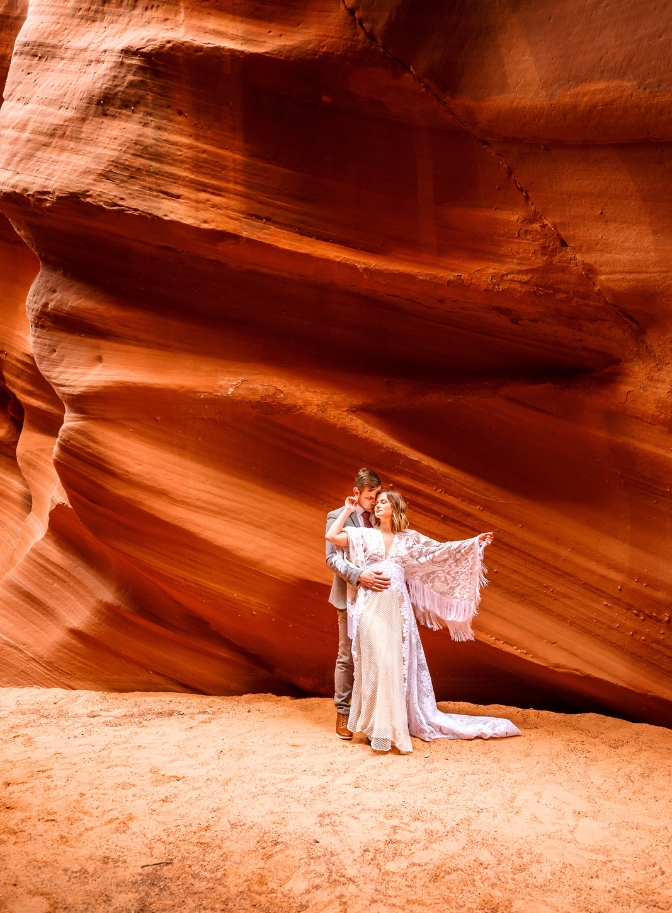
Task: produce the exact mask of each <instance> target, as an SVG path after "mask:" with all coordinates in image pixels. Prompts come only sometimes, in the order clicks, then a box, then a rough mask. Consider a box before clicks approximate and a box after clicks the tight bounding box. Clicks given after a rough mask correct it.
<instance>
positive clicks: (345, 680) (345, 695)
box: [334, 609, 354, 716]
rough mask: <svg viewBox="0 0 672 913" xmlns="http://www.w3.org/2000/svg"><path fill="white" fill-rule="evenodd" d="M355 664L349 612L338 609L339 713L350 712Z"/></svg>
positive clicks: (336, 675)
mask: <svg viewBox="0 0 672 913" xmlns="http://www.w3.org/2000/svg"><path fill="white" fill-rule="evenodd" d="M353 678H354V666H353V664H352V641H351V640H350V638H349V637H348V613H347V610H346V609H338V658H337V660H336V670H335V672H334V704H336V709H337V710H338V712H339V713H344V714H345V715H346V716H348V715H349V714H350V699H351V697H352V681H353Z"/></svg>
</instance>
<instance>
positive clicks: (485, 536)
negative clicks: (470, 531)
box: [478, 533, 495, 545]
mask: <svg viewBox="0 0 672 913" xmlns="http://www.w3.org/2000/svg"><path fill="white" fill-rule="evenodd" d="M494 538H495V534H494V533H481V535H480V536H479V537H478V541H479V542H481V543H483V545H490V544H491V542H492V540H493V539H494Z"/></svg>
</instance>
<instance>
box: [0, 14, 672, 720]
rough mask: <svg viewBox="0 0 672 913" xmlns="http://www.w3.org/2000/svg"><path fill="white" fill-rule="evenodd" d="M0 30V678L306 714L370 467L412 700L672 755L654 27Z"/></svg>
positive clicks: (202, 23) (667, 415)
mask: <svg viewBox="0 0 672 913" xmlns="http://www.w3.org/2000/svg"><path fill="white" fill-rule="evenodd" d="M3 10H4V12H3V13H2V15H1V17H0V23H1V25H2V30H3V35H2V42H1V46H0V52H1V54H0V56H1V57H2V60H1V61H0V77H4V75H5V73H7V80H6V85H5V89H4V103H3V105H2V110H1V112H0V189H1V192H2V197H1V202H0V207H1V209H2V212H3V213H4V215H5V217H6V219H5V220H4V221H3V224H2V229H1V231H0V268H1V270H2V277H1V282H2V297H1V298H0V308H1V311H0V360H1V367H2V375H1V376H0V421H1V423H2V424H1V426H0V428H1V434H2V437H1V440H0V473H1V477H2V478H1V482H2V492H3V494H2V499H1V502H0V523H1V525H2V530H1V538H0V572H1V573H2V574H3V575H4V576H3V577H2V582H1V584H0V683H1V684H3V685H12V686H17V685H42V686H49V687H66V688H79V689H108V690H145V691H146V690H174V691H198V692H205V693H210V694H223V695H226V694H242V693H245V692H253V691H272V692H275V693H276V694H286V695H292V694H301V693H306V694H318V695H327V694H328V693H329V690H330V682H331V675H332V672H333V659H334V654H335V646H336V644H335V641H336V632H335V619H334V617H333V615H334V612H333V610H332V609H330V607H329V606H328V605H327V603H326V598H327V592H328V586H327V585H328V581H329V575H328V572H327V570H326V568H325V566H324V563H323V540H322V536H323V517H324V514H325V511H326V510H327V509H328V508H332V507H334V506H336V505H337V504H338V502H339V501H340V500H341V497H342V496H344V495H345V494H346V493H347V490H348V488H349V486H350V485H351V484H352V482H351V480H352V476H353V472H354V471H355V470H356V469H357V468H359V467H360V466H361V465H371V466H374V467H376V468H378V469H379V471H380V472H381V474H382V475H383V477H384V480H385V481H388V480H389V481H393V483H394V484H395V486H396V487H397V488H399V489H400V490H401V491H403V492H404V493H405V494H406V495H407V496H408V500H409V502H410V508H411V512H412V524H413V526H415V527H417V528H418V529H420V530H422V531H423V532H425V533H426V534H428V535H430V536H433V537H435V538H444V539H459V538H464V537H467V536H472V535H475V534H476V533H478V532H480V531H484V530H488V529H495V530H496V531H497V538H496V541H495V544H494V545H493V546H492V547H491V548H490V549H489V553H488V557H489V562H488V563H489V566H490V579H491V584H492V585H491V586H490V587H489V589H488V590H486V591H485V593H484V599H483V603H482V606H481V612H480V615H479V617H478V619H477V620H476V632H477V635H476V636H477V640H476V642H474V643H470V644H453V643H451V642H450V640H449V638H448V636H447V634H445V632H444V633H440V634H432V633H425V634H423V639H424V642H425V645H426V649H427V654H428V660H429V663H430V666H431V670H432V673H433V676H434V680H435V684H436V689H437V694H438V696H439V697H440V698H442V699H451V700H469V701H473V702H479V703H490V702H497V703H508V704H517V705H519V706H525V707H528V706H534V707H537V708H550V709H556V710H571V709H583V710H588V709H590V710H598V711H601V712H607V713H615V714H618V715H622V716H624V717H626V718H629V719H633V720H644V721H648V722H654V723H663V724H667V725H672V664H671V663H670V652H671V647H672V624H671V623H670V602H671V595H672V593H671V590H672V571H671V565H670V561H669V554H670V544H671V539H672V536H671V522H672V521H671V519H670V517H671V510H670V508H671V503H670V502H671V499H670V485H671V480H672V435H671V434H670V428H671V420H672V399H671V397H670V380H671V376H672V375H671V364H670V363H671V361H672V351H671V348H672V346H671V344H670V339H671V338H672V334H671V329H672V328H671V326H670V324H671V323H672V309H671V299H672V294H671V291H672V289H671V286H672V259H671V257H670V254H671V252H672V234H671V230H672V223H671V218H672V216H671V213H672V198H671V197H672V181H671V180H670V175H671V173H672V154H671V151H672V145H671V140H672V117H671V116H670V110H671V106H672V47H670V44H671V39H670V36H671V35H672V21H663V20H665V19H667V20H672V11H671V10H672V8H671V9H667V10H666V9H664V8H663V7H661V6H660V5H655V6H652V7H651V9H650V10H649V11H648V12H647V10H646V8H642V7H641V6H637V5H634V4H632V3H626V2H624V0H611V2H607V3H605V2H603V0H586V2H585V3H583V4H582V5H577V4H575V3H565V2H560V0H532V2H530V3H525V4H520V3H513V2H509V0H492V2H490V0H489V2H487V3H485V2H482V0H476V2H473V0H470V2H455V3H439V2H433V3H432V2H428V0H413V2H411V0H347V3H343V2H338V0H307V2H306V0H301V2H296V0H276V2H270V0H259V2H255V3H251V2H245V0H240V2H238V0H236V2H234V0H194V2H192V3H190V4H189V5H186V4H182V3H171V2H162V0H157V2H152V3H142V2H131V0H91V2H84V3H82V2H77V3H75V2H74V0H70V2H68V0H30V4H27V3H24V2H18V3H16V4H15V5H14V6H13V0H7V2H5V4H4V6H3ZM647 16H648V17H649V18H647ZM661 17H662V18H661Z"/></svg>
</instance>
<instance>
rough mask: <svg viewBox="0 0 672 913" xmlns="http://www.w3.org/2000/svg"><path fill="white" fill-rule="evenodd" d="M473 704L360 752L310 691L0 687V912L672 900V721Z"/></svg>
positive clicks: (653, 906)
mask: <svg viewBox="0 0 672 913" xmlns="http://www.w3.org/2000/svg"><path fill="white" fill-rule="evenodd" d="M441 707H442V708H443V709H451V710H453V711H456V712H471V713H473V712H478V713H482V712H484V709H483V708H474V707H471V706H470V705H466V704H450V705H449V704H442V705H441ZM485 712H488V713H491V714H493V715H506V716H509V717H510V718H511V719H513V720H514V721H515V723H516V724H517V725H518V726H519V727H520V728H521V729H522V730H523V736H522V737H521V738H515V739H506V740H499V741H490V742H485V741H480V740H477V741H474V742H451V741H443V740H442V741H437V742H434V743H432V744H429V745H426V744H424V743H422V742H420V741H418V740H414V747H415V751H414V753H413V754H412V755H407V756H401V755H399V754H396V753H395V754H389V755H376V754H374V753H373V752H372V751H371V749H370V748H369V747H368V746H367V744H366V743H365V741H364V740H363V737H361V736H358V737H356V739H355V740H354V741H353V742H351V743H347V742H341V741H339V740H338V739H337V738H336V737H335V735H334V733H333V731H332V724H333V712H332V705H331V703H330V702H329V701H328V700H323V699H310V700H292V699H290V698H278V697H274V696H271V695H253V696H246V697H239V698H221V697H220V698H218V697H194V696H185V695H173V694H107V693H93V692H82V691H79V692H77V691H57V690H53V691H51V690H37V689H26V690H20V689H5V690H2V691H0V713H1V716H2V723H1V726H0V765H1V766H0V789H1V793H0V799H1V802H0V815H1V819H0V820H1V822H2V825H1V829H0V881H1V888H0V897H1V900H0V910H2V911H3V913H52V911H53V913H61V911H68V913H70V911H72V913H75V911H76V913H80V911H81V913H84V911H110V913H172V911H177V910H179V911H184V913H189V911H194V913H196V911H198V913H203V911H229V910H231V911H233V910H235V911H241V913H243V911H269V913H276V911H277V913H284V911H292V913H293V911H303V910H306V911H311V913H312V911H320V913H321V911H324V913H327V911H328V913H359V911H362V913H363V911H367V913H382V911H385V913H387V911H396V910H400V911H401V910H403V911H421V910H422V911H427V910H441V911H446V910H463V911H479V913H498V911H502V913H508V911H511V913H515V911H521V913H542V911H543V913H547V911H548V913H556V911H572V913H577V911H596V913H597V911H621V910H628V911H642V910H657V911H660V910H672V853H671V852H670V850H671V848H672V840H671V837H672V824H671V818H672V815H671V812H672V782H671V779H670V776H669V771H670V769H671V765H672V731H670V730H667V729H662V728H656V727H654V726H647V725H634V724H631V723H626V722H623V721H622V720H617V719H608V718H606V717H600V716H596V715H593V714H586V715H580V716H568V715H562V714H554V713H545V712H538V711H532V710H525V711H521V710H516V709H511V708H506V707H490V708H487V711H485Z"/></svg>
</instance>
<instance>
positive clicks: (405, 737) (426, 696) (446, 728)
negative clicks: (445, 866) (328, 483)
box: [326, 490, 520, 752]
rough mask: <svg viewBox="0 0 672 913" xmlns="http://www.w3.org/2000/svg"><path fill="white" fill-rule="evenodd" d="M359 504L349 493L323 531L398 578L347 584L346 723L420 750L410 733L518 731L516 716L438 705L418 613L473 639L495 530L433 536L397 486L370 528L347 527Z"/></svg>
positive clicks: (355, 556) (375, 738)
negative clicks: (373, 586)
mask: <svg viewBox="0 0 672 913" xmlns="http://www.w3.org/2000/svg"><path fill="white" fill-rule="evenodd" d="M354 509H355V499H354V498H348V499H347V500H346V502H345V507H344V508H343V510H342V511H341V514H340V515H339V517H338V518H337V519H336V520H335V521H334V523H333V524H332V526H331V528H330V529H329V532H328V533H327V536H326V537H327V539H328V540H329V541H330V542H333V543H334V545H336V546H337V547H339V548H342V549H343V550H344V552H345V553H346V555H347V557H348V559H349V560H350V561H351V562H352V563H353V564H355V565H356V566H357V567H359V568H362V570H365V569H373V570H380V571H382V572H383V573H384V574H386V575H387V576H388V577H390V579H391V584H390V587H389V589H387V590H384V591H382V592H376V591H373V590H367V589H361V588H360V589H358V588H354V587H351V586H348V633H349V634H350V636H351V638H352V656H353V659H354V663H355V682H354V688H353V692H352V705H351V708H350V717H349V722H348V728H349V729H350V730H351V731H352V732H363V733H365V734H366V735H367V736H368V738H369V741H370V742H371V747H372V748H374V749H375V750H376V751H389V750H390V748H392V746H393V745H394V746H396V747H397V748H398V750H399V751H401V752H409V751H413V746H412V743H411V736H412V735H413V736H416V737H417V738H419V739H423V740H424V741H426V742H429V741H431V740H432V739H474V738H479V737H480V738H484V739H488V738H504V737H506V736H514V735H520V730H519V729H517V728H516V726H514V725H513V723H511V722H509V720H505V719H499V718H497V717H487V716H463V715H461V714H455V713H442V712H441V711H440V710H439V709H438V708H437V706H436V698H435V697H434V689H433V687H432V680H431V678H430V675H429V669H428V668H427V662H426V660H425V653H424V650H423V649H422V642H421V640H420V636H419V634H418V626H417V623H416V616H417V621H419V622H420V624H424V625H427V627H429V628H432V629H433V630H438V629H439V628H448V630H449V631H450V636H451V637H452V638H453V640H473V639H474V635H473V632H472V630H471V620H472V618H473V617H474V615H475V614H476V613H477V611H478V604H479V602H480V598H481V597H480V588H481V587H482V586H484V585H485V584H486V582H487V581H486V580H485V573H484V572H485V567H484V565H483V551H484V549H485V546H486V545H489V544H490V542H492V533H482V534H481V535H480V536H476V537H475V538H473V539H465V540H464V541H460V542H436V541H435V540H434V539H429V538H428V537H427V536H423V535H421V534H420V533H418V532H416V531H415V530H412V529H408V520H407V519H406V503H405V501H404V499H403V497H402V496H401V495H400V494H399V493H398V492H396V491H391V490H383V491H381V492H379V494H378V497H377V499H376V505H375V507H374V511H373V517H372V523H373V528H372V529H368V528H363V527H362V528H355V527H351V526H349V527H346V528H345V529H343V524H344V522H345V520H346V519H347V518H348V516H349V515H350V514H351V513H352V511H353V510H354ZM409 591H410V592H409ZM413 609H415V613H414V612H413Z"/></svg>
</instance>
